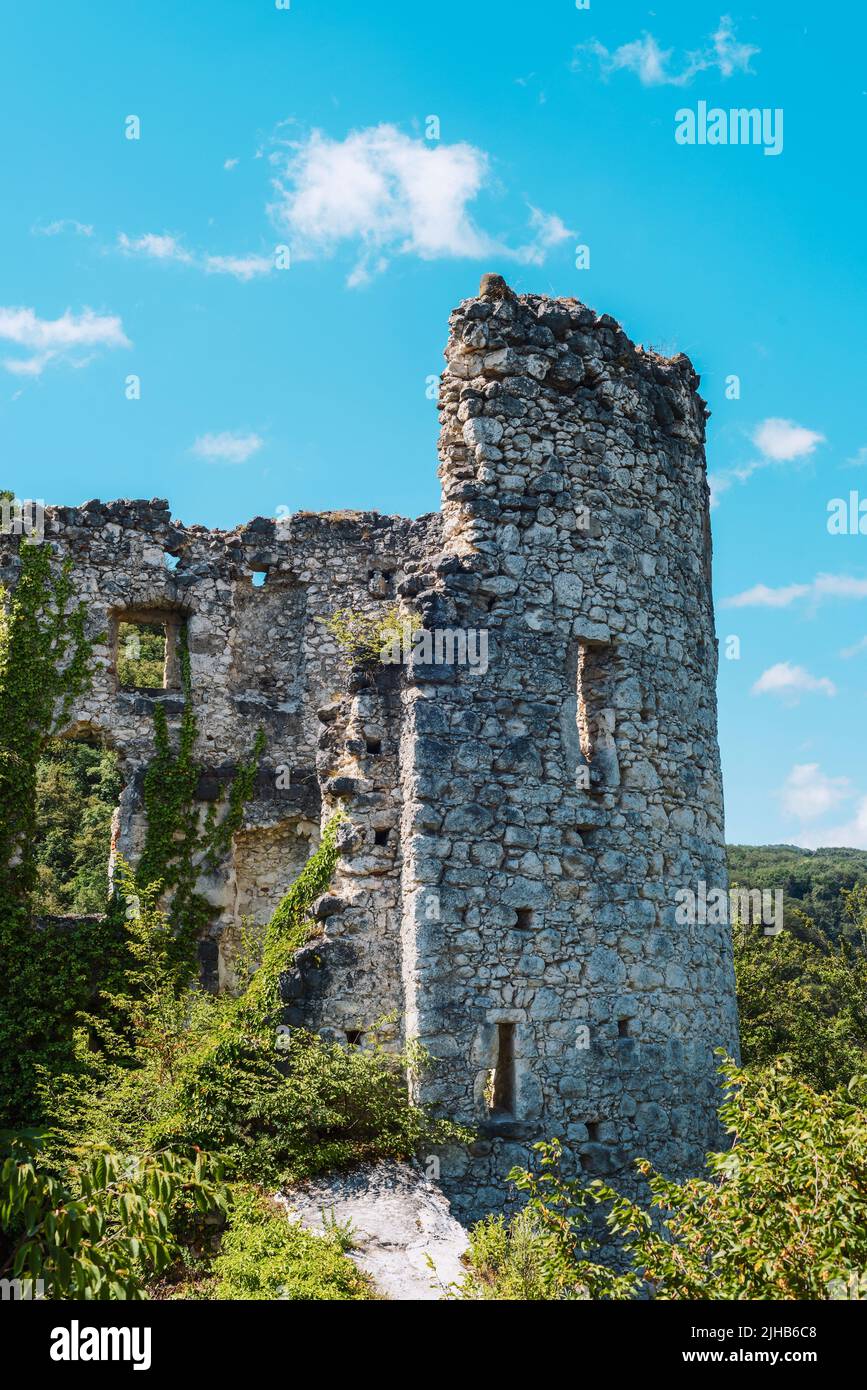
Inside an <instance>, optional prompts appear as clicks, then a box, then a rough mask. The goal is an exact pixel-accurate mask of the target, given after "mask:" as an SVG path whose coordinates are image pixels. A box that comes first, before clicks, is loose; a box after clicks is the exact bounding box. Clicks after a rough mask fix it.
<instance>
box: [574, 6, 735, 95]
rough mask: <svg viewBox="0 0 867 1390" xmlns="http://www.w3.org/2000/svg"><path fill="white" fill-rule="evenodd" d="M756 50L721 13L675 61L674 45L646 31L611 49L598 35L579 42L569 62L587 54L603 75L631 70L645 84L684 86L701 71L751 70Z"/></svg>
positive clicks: (723, 73)
mask: <svg viewBox="0 0 867 1390" xmlns="http://www.w3.org/2000/svg"><path fill="white" fill-rule="evenodd" d="M759 51H760V50H759V49H758V48H756V47H755V46H754V45H752V44H747V43H741V42H740V41H739V40H738V39H737V37H736V36H735V30H734V25H733V23H732V21H731V19H730V18H729V16H728V15H723V16H722V18H721V19H720V21H719V24H718V26H717V28H716V31H715V32H714V33H713V34H711V35H710V36H709V37H708V39H707V40H706V41H705V42H704V44H703V45H702V46H701V48H698V49H696V50H695V51H693V52H686V53H685V54H684V55H683V56H682V57H681V58H680V59H678V60H676V61H673V59H674V49H672V48H662V47H661V46H660V44H659V43H658V42H657V40H656V39H655V38H654V36H653V35H652V34H648V33H647V32H645V33H643V34H642V35H641V38H639V39H633V40H632V41H631V42H629V43H623V44H621V45H620V47H619V48H615V49H613V50H611V49H608V48H606V46H605V44H603V43H600V42H599V40H598V39H591V40H590V41H589V42H588V43H582V44H579V45H578V46H577V48H576V49H575V58H574V60H573V64H572V66H573V67H576V68H577V67H581V66H583V63H584V62H585V61H586V59H587V57H589V58H590V59H595V60H596V61H597V63H598V64H599V71H600V73H601V74H602V76H603V77H605V78H607V77H610V76H611V75H612V74H613V73H615V72H631V73H634V74H635V76H636V77H637V78H638V79H639V81H640V82H641V84H642V86H644V87H661V86H670V87H685V86H687V85H688V83H690V82H691V81H692V80H693V78H694V77H696V76H697V75H698V74H699V73H700V72H716V73H717V74H718V75H719V76H720V77H731V76H732V75H733V74H734V73H736V72H752V68H751V67H750V59H751V58H753V57H755V55H756V54H757V53H758V52H759Z"/></svg>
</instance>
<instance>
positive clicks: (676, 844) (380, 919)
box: [2, 276, 737, 1215]
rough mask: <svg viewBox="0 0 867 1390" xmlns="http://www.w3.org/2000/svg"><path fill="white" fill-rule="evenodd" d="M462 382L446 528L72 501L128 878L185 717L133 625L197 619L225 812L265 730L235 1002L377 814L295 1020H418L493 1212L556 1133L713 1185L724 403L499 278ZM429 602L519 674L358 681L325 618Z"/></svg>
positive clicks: (217, 922)
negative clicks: (703, 920) (322, 829)
mask: <svg viewBox="0 0 867 1390" xmlns="http://www.w3.org/2000/svg"><path fill="white" fill-rule="evenodd" d="M446 357H447V367H446V370H445V372H444V374H443V379H442V391H441V401H440V405H441V421H442V436H441V447H440V455H441V460H442V464H441V470H440V471H441V478H442V486H443V507H442V514H441V515H438V516H430V517H423V518H420V519H419V520H418V521H414V522H410V521H404V520H401V519H399V518H394V517H382V516H379V515H378V514H375V513H363V514H362V513H326V514H322V515H313V514H305V513H302V514H299V515H297V516H295V517H293V518H291V520H289V521H288V522H279V523H278V522H275V521H272V520H268V519H263V518H258V519H256V520H255V521H253V522H251V523H250V524H249V525H248V526H246V527H243V528H239V529H237V530H235V531H232V532H219V531H207V530H205V529H204V528H201V527H195V526H193V527H185V526H181V525H180V524H178V523H176V522H173V521H172V519H171V518H170V516H169V513H168V509H167V507H166V505H165V504H164V503H159V502H154V503H145V502H136V503H128V502H118V503H109V504H101V503H98V502H92V503H87V504H85V506H84V507H82V508H78V509H70V508H50V509H48V514H47V532H46V539H47V540H48V541H49V542H50V544H51V545H52V547H53V549H54V550H55V552H56V554H57V556H58V560H59V559H60V557H61V556H63V555H71V556H72V558H73V562H74V576H75V582H76V587H77V589H78V591H79V592H80V593H81V594H82V595H83V596H84V597H85V598H86V599H87V602H88V606H89V619H88V621H89V625H90V631H91V632H92V633H97V632H101V631H104V632H105V633H106V634H107V640H106V641H105V642H104V643H103V644H102V645H101V646H100V647H99V648H98V650H97V658H98V671H97V677H96V680H95V683H94V687H93V690H92V692H91V693H89V694H88V695H87V696H86V697H85V698H84V699H82V700H81V701H80V702H79V706H78V708H77V709H76V711H75V720H74V724H73V727H72V730H71V732H72V733H73V734H75V733H77V734H81V733H86V732H88V731H89V732H90V733H92V734H94V735H95V736H98V737H101V738H103V739H105V740H106V741H108V742H109V743H111V744H112V745H113V746H115V747H116V748H117V749H118V751H119V754H120V756H121V760H122V770H123V772H124V776H125V790H124V795H123V802H122V807H121V815H120V829H119V848H120V849H121V850H122V851H123V852H124V853H127V854H129V855H130V856H131V857H133V858H134V857H135V854H136V853H137V851H138V849H139V847H140V844H141V835H142V830H143V827H142V824H141V804H140V797H141V776H142V773H143V770H144V768H145V767H146V765H147V762H148V759H149V757H150V756H151V753H152V746H153V744H152V740H153V721H152V714H153V704H154V701H156V700H160V701H163V702H164V703H165V705H166V708H167V711H168V713H169V717H170V723H173V722H176V720H177V718H178V716H179V714H180V708H181V706H180V699H179V695H178V692H177V691H172V690H164V691H156V692H152V691H148V692H141V691H139V692H127V691H123V690H120V689H119V688H118V681H117V676H116V672H115V654H114V650H113V643H114V640H115V638H114V635H113V634H115V633H116V629H117V622H118V620H119V619H121V618H122V617H123V615H124V614H128V613H140V614H142V613H144V614H151V615H152V614H153V613H154V612H160V611H163V612H165V613H166V614H167V615H170V620H171V621H172V622H175V621H185V622H186V623H187V630H188V634H189V646H190V654H191V669H192V686H193V693H194V699H195V702H196V706H197V711H198V715H199V722H200V730H201V737H200V745H201V746H200V747H199V748H198V749H197V750H196V752H197V756H198V757H199V759H200V761H201V762H202V763H203V765H204V767H205V769H206V771H205V775H204V777H203V782H202V785H201V787H200V795H201V796H202V798H203V799H206V798H207V797H208V796H212V795H213V794H214V793H215V790H216V788H217V787H218V786H219V785H220V783H221V781H224V780H225V778H226V777H227V776H229V775H230V773H231V769H232V767H233V766H234V765H236V764H237V762H238V760H239V759H240V758H242V757H243V756H245V755H246V753H247V752H248V750H249V748H250V746H251V744H252V741H253V736H254V733H255V729H256V727H257V726H258V725H260V724H261V725H262V726H264V728H265V731H266V735H267V740H268V742H267V748H266V752H265V755H264V758H263V764H262V767H261V769H260V773H259V777H258V780H257V789H256V794H255V796H254V798H253V800H252V802H251V803H250V805H249V806H248V808H247V812H246V818H245V825H244V828H243V830H242V831H241V832H240V833H239V834H238V835H237V836H236V841H235V845H234V850H233V856H232V860H231V862H230V863H228V864H227V865H226V866H225V869H224V870H223V871H222V872H221V873H220V874H219V875H217V876H216V877H215V878H214V880H213V881H210V882H206V883H204V884H203V885H202V886H203V888H204V890H205V891H206V893H207V895H208V897H209V899H210V901H211V902H212V903H213V906H214V918H213V922H212V924H211V927H210V929H209V935H208V940H207V941H206V942H204V943H203V961H204V964H205V967H206V970H207V972H208V973H209V975H210V981H211V983H214V982H215V981H216V980H217V979H220V980H222V982H223V983H231V979H232V952H233V939H234V935H235V933H236V932H237V924H238V922H239V920H240V919H241V917H243V916H250V917H252V918H253V919H254V920H256V921H259V922H262V921H264V920H266V919H267V916H268V915H269V914H270V912H271V911H272V910H273V907H274V906H275V905H276V903H277V902H278V901H279V898H280V895H281V893H282V892H283V891H284V889H285V887H286V886H287V885H288V883H289V882H291V879H292V877H293V876H294V874H295V873H296V872H297V869H298V867H300V864H301V863H302V862H303V859H304V857H305V855H306V854H307V852H308V851H309V848H310V847H311V846H313V845H314V844H315V843H316V839H317V835H318V830H319V826H320V824H321V823H322V821H323V820H324V819H325V818H326V817H327V816H328V815H329V814H330V813H331V811H332V810H333V809H335V808H336V807H337V806H341V807H342V808H343V809H344V811H345V812H346V815H347V821H346V823H345V825H344V826H343V828H342V830H341V835H340V847H341V857H340V863H339V867H338V871H337V873H336V875H335V880H334V883H333V885H332V887H331V890H330V891H329V892H328V893H327V894H326V895H325V896H324V897H323V899H322V900H320V902H319V903H318V904H317V907H316V915H317V918H318V928H317V932H316V934H315V935H314V937H313V939H312V940H311V942H310V944H309V945H308V946H307V947H306V948H304V950H303V951H302V952H300V953H299V955H298V958H297V960H296V963H295V969H294V970H293V971H291V972H288V973H287V975H286V977H285V978H284V981H283V997H284V1006H285V1008H284V1016H283V1021H284V1022H285V1023H287V1024H289V1025H290V1026H291V1025H303V1026H307V1027H315V1028H318V1029H322V1030H327V1031H329V1032H330V1034H331V1035H334V1036H337V1037H338V1038H345V1039H349V1040H351V1041H359V1040H362V1041H363V1039H364V1037H365V1036H366V1035H369V1032H370V1030H371V1029H372V1027H373V1026H374V1024H375V1023H376V1022H377V1020H379V1019H381V1018H382V1017H383V1016H384V1015H390V1016H391V1017H392V1020H393V1021H392V1022H391V1023H390V1024H389V1025H387V1026H386V1029H385V1031H386V1034H387V1035H388V1036H391V1037H393V1038H394V1041H395V1044H397V1042H398V1041H399V1039H400V1037H401V1035H403V1036H411V1037H419V1038H420V1039H421V1040H422V1042H423V1043H424V1044H425V1046H426V1047H427V1048H428V1050H429V1051H430V1053H431V1054H432V1056H433V1057H434V1059H435V1066H434V1067H433V1069H432V1070H431V1071H430V1072H429V1073H427V1074H426V1075H425V1076H423V1077H422V1078H421V1079H420V1080H419V1081H418V1082H417V1083H416V1087H417V1092H418V1095H419V1096H420V1098H421V1099H423V1100H425V1101H429V1102H432V1103H434V1104H436V1105H437V1106H439V1107H440V1108H441V1109H443V1110H444V1111H445V1112H446V1113H448V1114H449V1115H451V1116H453V1117H454V1118H456V1119H460V1120H463V1121H464V1122H466V1123H467V1124H469V1125H471V1126H472V1127H474V1128H475V1129H476V1131H477V1133H478V1135H479V1138H478V1141H477V1142H476V1144H475V1145H474V1146H473V1147H472V1149H471V1150H470V1151H469V1152H465V1151H459V1152H449V1153H447V1154H445V1155H444V1164H445V1166H444V1176H445V1180H446V1183H447V1186H448V1189H449V1191H450V1193H451V1195H452V1197H453V1199H454V1201H455V1202H456V1204H457V1207H458V1210H459V1211H460V1212H461V1213H462V1214H465V1215H475V1214H478V1213H480V1212H482V1211H484V1210H487V1209H493V1208H496V1207H497V1206H498V1205H500V1204H501V1202H502V1196H503V1187H502V1179H503V1177H504V1175H505V1173H506V1172H508V1170H509V1168H510V1167H511V1166H512V1164H513V1163H515V1162H526V1160H527V1158H528V1156H529V1152H530V1149H529V1146H530V1145H531V1144H532V1143H533V1142H535V1141H536V1140H538V1139H542V1138H548V1137H551V1136H553V1135H555V1134H556V1135H559V1136H561V1137H562V1138H563V1140H564V1142H565V1144H566V1146H567V1150H568V1155H569V1158H570V1160H571V1161H572V1163H573V1164H574V1165H575V1166H580V1167H581V1168H583V1169H584V1170H585V1171H586V1172H588V1173H591V1174H606V1173H610V1174H617V1175H618V1181H623V1180H624V1178H625V1174H626V1171H627V1168H628V1164H629V1162H630V1160H631V1158H632V1157H633V1156H635V1155H636V1154H637V1153H642V1154H645V1155H647V1156H649V1157H650V1158H651V1159H652V1160H653V1161H654V1162H655V1163H657V1164H658V1165H659V1166H661V1167H662V1168H663V1169H664V1170H665V1171H666V1172H667V1173H669V1174H671V1175H677V1174H684V1173H688V1172H694V1171H697V1170H698V1169H699V1168H700V1167H701V1163H702V1157H703V1154H704V1152H705V1151H706V1149H707V1148H708V1146H709V1145H711V1144H712V1143H714V1142H716V1139H717V1137H718V1136H717V1133H716V1120H715V1111H716V1105H717V1101H718V1095H717V1087H716V1079H715V1065H716V1064H715V1059H714V1056H713V1049H714V1048H715V1047H718V1046H724V1047H726V1048H727V1049H728V1050H729V1051H735V1050H736V1046H737V1025H736V1017H735V1007H734V983H733V973H732V965H731V956H730V946H729V941H728V932H727V929H726V928H725V927H721V926H716V925H713V926H711V925H700V924H687V925H678V924H677V922H676V921H675V905H676V897H675V894H676V892H677V890H678V889H680V888H684V887H689V888H695V887H696V885H697V884H698V883H699V882H700V881H702V880H704V881H705V882H707V883H712V884H715V885H724V883H725V859H724V838H723V818H722V792H721V783H720V769H719V757H718V751H717V744H716V706H715V694H714V687H715V675H716V642H715V637H714V626H713V611H712V604H711V593H710V535H709V524H708V492H707V484H706V479H705V462H704V445H703V441H704V422H705V409H704V404H703V402H702V401H701V399H700V397H699V396H698V395H697V393H696V387H697V384H698V380H697V377H696V375H695V373H694V372H693V370H692V367H691V366H690V364H689V362H688V361H687V360H686V358H684V357H676V358H673V359H671V360H667V359H664V358H662V357H660V356H658V355H657V354H655V353H653V352H646V351H643V350H642V349H641V348H637V347H636V346H635V345H634V344H632V343H631V342H630V341H629V339H628V338H627V337H626V335H625V334H624V333H623V332H622V330H621V329H620V328H619V327H618V325H617V324H616V323H615V322H614V321H613V320H611V319H610V318H608V317H607V316H601V317H599V316H597V315H596V314H594V313H593V312H592V311H591V310H589V309H587V308H585V307H584V306H582V305H581V304H579V303H578V302H577V301H575V300H553V299H548V298H544V297H540V296H536V295H522V296H519V297H516V296H515V295H513V294H512V292H511V291H510V290H509V289H508V287H507V286H506V285H505V284H504V282H503V281H502V280H500V279H499V277H495V276H489V277H485V280H484V281H483V284H482V291H481V293H480V295H479V296H478V297H477V298H475V299H471V300H467V301H465V302H464V303H463V304H461V305H460V306H459V308H458V309H457V310H456V311H455V313H454V314H453V315H452V319H451V325H450V336H449V343H448V347H447V351H446ZM14 548H15V547H14V543H13V541H12V539H11V538H3V543H2V560H3V571H2V573H3V574H4V576H5V577H6V578H7V580H8V579H9V578H12V579H13V580H14V570H15V566H16V561H15V558H14ZM167 556H172V557H176V564H175V567H174V568H173V569H172V568H169V563H168V562H167V558H166V557H167ZM172 563H175V561H174V560H173V561H172ZM257 571H258V572H260V573H261V572H265V573H266V582H265V584H264V586H262V587H256V586H254V584H253V579H252V576H253V574H254V572H257ZM398 599H399V600H400V601H401V603H402V604H403V605H404V607H405V609H406V611H407V612H409V610H410V609H412V610H414V612H415V613H417V614H418V615H419V616H420V617H421V619H422V620H423V622H424V625H425V628H426V629H427V630H428V631H437V632H440V633H442V632H443V631H448V632H450V633H452V634H453V635H460V634H464V635H466V633H467V632H468V631H470V632H472V633H473V634H477V635H478V634H482V633H483V634H485V637H486V640H487V644H488V646H487V661H486V662H478V661H477V662H476V664H475V665H469V664H466V663H464V664H461V663H460V662H457V663H456V662H453V661H452V662H449V661H446V662H437V661H436V660H432V659H431V654H430V653H429V652H426V651H424V650H423V649H422V648H419V650H418V651H417V653H416V657H415V658H414V659H413V660H412V661H411V662H409V663H408V664H404V665H398V666H383V667H382V668H381V669H379V670H377V671H376V672H374V673H373V674H370V673H367V674H365V673H364V672H361V671H359V670H351V669H349V668H348V667H347V664H346V661H345V660H344V658H343V656H342V654H341V653H340V652H339V651H338V649H337V645H336V643H335V642H334V640H333V638H332V637H331V636H330V634H329V633H328V632H327V631H326V630H325V628H324V627H323V625H322V622H321V621H318V620H319V619H323V618H327V617H328V616H330V614H331V613H333V612H334V610H335V609H336V608H339V607H349V608H354V609H361V610H363V611H365V612H367V613H370V614H375V613H381V612H382V611H384V608H385V607H389V606H391V605H393V604H394V603H395V601H396V600H398ZM457 650H458V651H459V650H460V649H459V648H458V649H457ZM280 769H282V770H283V773H282V775H279V770H280ZM287 769H288V770H289V776H288V778H287V776H286V770H287Z"/></svg>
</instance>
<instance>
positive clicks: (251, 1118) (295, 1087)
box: [151, 1029, 467, 1183]
mask: <svg viewBox="0 0 867 1390" xmlns="http://www.w3.org/2000/svg"><path fill="white" fill-rule="evenodd" d="M282 1037H283V1038H287V1040H288V1042H289V1046H288V1047H287V1048H283V1049H280V1050H279V1051H278V1050H277V1049H276V1048H275V1046H274V1040H273V1039H272V1040H270V1041H268V1040H262V1039H257V1038H255V1037H254V1036H252V1035H250V1036H247V1037H239V1036H237V1035H235V1034H234V1033H233V1032H232V1031H230V1030H227V1032H226V1034H225V1035H224V1036H223V1037H221V1038H219V1040H217V1041H213V1042H211V1043H209V1044H208V1045H207V1046H206V1047H205V1048H204V1049H203V1050H202V1052H201V1053H199V1054H197V1055H195V1056H194V1057H193V1058H192V1059H191V1062H190V1065H189V1067H188V1069H187V1071H186V1075H184V1076H182V1078H181V1080H180V1082H179V1085H178V1087H177V1090H176V1092H175V1111H174V1113H173V1114H171V1115H169V1116H168V1117H167V1118H166V1119H165V1120H163V1121H161V1122H160V1123H158V1124H157V1125H156V1126H155V1127H154V1128H153V1130H152V1131H151V1135H152V1140H153V1141H154V1142H156V1143H159V1144H165V1145H168V1146H170V1147H172V1148H179V1149H184V1150H187V1149H189V1148H190V1147H191V1146H193V1145H198V1146H199V1147H200V1148H202V1149H206V1150H209V1151H211V1152H213V1153H218V1154H219V1155H220V1157H221V1159H222V1161H223V1162H224V1164H225V1166H226V1169H227V1171H228V1172H229V1173H230V1174H231V1175H232V1176H233V1177H244V1178H247V1179H249V1180H251V1181H255V1182H261V1183H280V1182H294V1181H299V1180H300V1179H303V1178H307V1177H311V1176H313V1174H315V1173H319V1172H323V1171H325V1170H327V1169H333V1168H345V1167H349V1166H351V1165H352V1164H355V1163H362V1162H368V1161H372V1160H375V1159H378V1158H406V1157H408V1156H409V1155H410V1154H412V1153H414V1152H416V1151H417V1150H418V1149H419V1148H420V1147H421V1146H422V1145H427V1146H432V1145H436V1144H443V1143H446V1142H449V1141H450V1140H454V1139H462V1138H466V1137H467V1136H466V1135H465V1134H464V1133H463V1131H460V1130H459V1129H458V1128H457V1126H455V1125H450V1124H448V1123H446V1122H445V1121H438V1120H434V1119H432V1118H431V1117H430V1116H429V1115H428V1114H427V1113H426V1112H425V1111H424V1110H422V1109H420V1108H417V1107H415V1106H413V1105H411V1104H410V1101H409V1099H408V1097H407V1092H406V1082H405V1070H406V1068H407V1066H409V1065H412V1064H415V1063H416V1061H417V1059H416V1058H415V1056H412V1057H409V1056H407V1055H406V1054H395V1053H389V1052H386V1051H385V1050H384V1049H382V1048H381V1047H379V1046H372V1047H370V1048H367V1047H365V1048H344V1047H341V1046H340V1045H339V1044H338V1043H330V1042H326V1041H324V1040H323V1039H322V1038H320V1037H319V1036H318V1035H316V1034H314V1033H308V1032H306V1031H304V1030H302V1029H296V1030H293V1032H292V1033H291V1035H285V1034H284V1035H282ZM281 1040H282V1039H281Z"/></svg>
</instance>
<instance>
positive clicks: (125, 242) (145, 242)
mask: <svg viewBox="0 0 867 1390" xmlns="http://www.w3.org/2000/svg"><path fill="white" fill-rule="evenodd" d="M117 244H118V246H119V247H120V248H121V250H122V251H125V252H126V254H127V255H128V256H146V257H148V258H149V259H150V260H154V261H178V262H179V263H180V264H181V265H192V264H193V256H192V254H191V252H189V251H187V249H186V248H185V247H183V246H182V245H181V243H180V242H179V241H178V239H177V237H173V236H169V235H168V233H163V234H162V235H158V234H157V233H155V232H145V233H144V235H143V236H140V237H134V238H133V237H128V236H127V234H126V232H121V234H120V236H119V237H118V239H117Z"/></svg>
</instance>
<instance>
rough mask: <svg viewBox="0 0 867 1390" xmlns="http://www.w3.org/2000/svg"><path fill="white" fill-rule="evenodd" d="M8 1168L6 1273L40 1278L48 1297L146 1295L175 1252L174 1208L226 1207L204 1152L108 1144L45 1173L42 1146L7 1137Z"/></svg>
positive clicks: (0, 1216)
mask: <svg viewBox="0 0 867 1390" xmlns="http://www.w3.org/2000/svg"><path fill="white" fill-rule="evenodd" d="M5 1150H6V1151H5V1154H4V1156H3V1160H2V1166H0V1232H2V1267H0V1273H2V1275H3V1276H4V1277H6V1278H13V1279H22V1280H32V1281H34V1283H35V1281H38V1280H42V1281H43V1282H44V1287H45V1297H46V1298H49V1299H64V1298H75V1299H141V1298H144V1297H146V1293H145V1285H146V1281H147V1280H148V1279H149V1278H152V1277H153V1276H154V1275H156V1274H159V1273H160V1272H161V1271H162V1270H163V1269H164V1268H165V1267H166V1266H167V1265H168V1264H169V1263H170V1262H171V1260H172V1259H173V1258H174V1257H175V1256H176V1255H177V1253H178V1245H177V1242H176V1240H175V1238H174V1236H173V1235H172V1232H171V1230H170V1224H169V1216H170V1212H171V1209H172V1205H173V1203H175V1202H176V1201H178V1200H181V1199H184V1200H186V1201H187V1202H190V1203H192V1205H193V1207H194V1208H195V1209H196V1210H197V1211H199V1212H207V1211H213V1210H225V1208H226V1206H227V1202H228V1194H227V1192H226V1189H225V1187H224V1186H223V1184H222V1182H221V1180H220V1175H219V1170H218V1169H216V1168H214V1167H213V1165H211V1164H210V1162H209V1160H208V1159H206V1157H205V1156H204V1155H203V1154H197V1155H196V1158H195V1160H193V1161H190V1160H189V1159H187V1158H184V1157H181V1156H180V1155H178V1154H172V1153H144V1154H119V1153H113V1152H111V1150H109V1149H104V1150H97V1151H95V1152H91V1153H89V1154H88V1155H87V1156H86V1157H85V1158H83V1159H82V1160H81V1161H80V1162H78V1163H73V1164H72V1165H71V1166H70V1168H69V1170H68V1173H67V1174H66V1175H65V1177H63V1178H60V1177H57V1176H54V1175H53V1174H52V1173H50V1172H48V1171H46V1170H45V1169H44V1168H43V1167H42V1165H41V1163H40V1160H39V1149H38V1144H37V1143H36V1142H34V1139H33V1138H32V1137H31V1136H28V1135H23V1134H19V1135H7V1137H6V1143H5Z"/></svg>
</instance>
